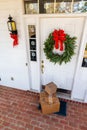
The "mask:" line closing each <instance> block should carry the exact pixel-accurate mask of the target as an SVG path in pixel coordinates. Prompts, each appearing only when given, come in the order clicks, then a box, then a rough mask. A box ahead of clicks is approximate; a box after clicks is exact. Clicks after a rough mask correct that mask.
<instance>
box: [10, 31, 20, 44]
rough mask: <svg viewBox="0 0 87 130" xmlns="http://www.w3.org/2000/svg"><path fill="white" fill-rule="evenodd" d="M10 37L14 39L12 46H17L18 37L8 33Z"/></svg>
mask: <svg viewBox="0 0 87 130" xmlns="http://www.w3.org/2000/svg"><path fill="white" fill-rule="evenodd" d="M10 37H11V38H13V39H14V41H13V46H16V45H18V35H17V34H12V33H10Z"/></svg>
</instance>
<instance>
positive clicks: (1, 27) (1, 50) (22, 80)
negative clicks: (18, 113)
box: [0, 0, 30, 90]
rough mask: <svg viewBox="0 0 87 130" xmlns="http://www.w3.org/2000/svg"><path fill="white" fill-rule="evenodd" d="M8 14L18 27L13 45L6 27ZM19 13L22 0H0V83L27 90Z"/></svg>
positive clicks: (24, 53) (26, 74)
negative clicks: (16, 42)
mask: <svg viewBox="0 0 87 130" xmlns="http://www.w3.org/2000/svg"><path fill="white" fill-rule="evenodd" d="M9 14H11V16H12V17H13V19H14V20H15V21H16V24H17V29H18V38H19V45H18V46H15V47H13V39H11V38H10V35H9V31H8V27H7V21H8V16H9ZM21 14H22V0H17V1H16V0H0V78H1V81H0V85H6V86H10V87H14V88H19V89H25V90H28V89H30V88H29V74H28V67H27V66H26V63H27V56H26V44H25V38H24V34H23V33H22V29H23V28H22V21H21V19H22V18H21V16H22V15H21ZM11 77H13V78H14V80H11Z"/></svg>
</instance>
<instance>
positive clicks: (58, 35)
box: [52, 29, 66, 51]
mask: <svg viewBox="0 0 87 130" xmlns="http://www.w3.org/2000/svg"><path fill="white" fill-rule="evenodd" d="M52 36H53V40H54V41H55V45H54V47H55V48H56V49H58V48H59V46H60V51H63V49H64V48H63V42H64V41H65V40H66V34H65V33H64V31H63V30H60V29H59V30H54V32H53V33H52Z"/></svg>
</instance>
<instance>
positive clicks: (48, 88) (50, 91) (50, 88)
mask: <svg viewBox="0 0 87 130" xmlns="http://www.w3.org/2000/svg"><path fill="white" fill-rule="evenodd" d="M56 90H57V86H56V84H54V83H53V82H50V83H49V84H47V85H46V86H45V91H46V92H47V93H48V94H49V95H52V94H54V93H56Z"/></svg>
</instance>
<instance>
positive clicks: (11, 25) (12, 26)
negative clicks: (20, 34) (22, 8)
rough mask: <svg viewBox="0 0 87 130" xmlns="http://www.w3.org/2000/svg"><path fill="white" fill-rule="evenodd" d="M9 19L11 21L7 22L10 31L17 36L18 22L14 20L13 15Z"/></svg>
mask: <svg viewBox="0 0 87 130" xmlns="http://www.w3.org/2000/svg"><path fill="white" fill-rule="evenodd" d="M8 19H9V20H8V21H7V25H8V30H9V31H10V32H11V33H12V34H17V28H16V22H15V21H14V20H13V18H12V17H11V15H9V17H8Z"/></svg>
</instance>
